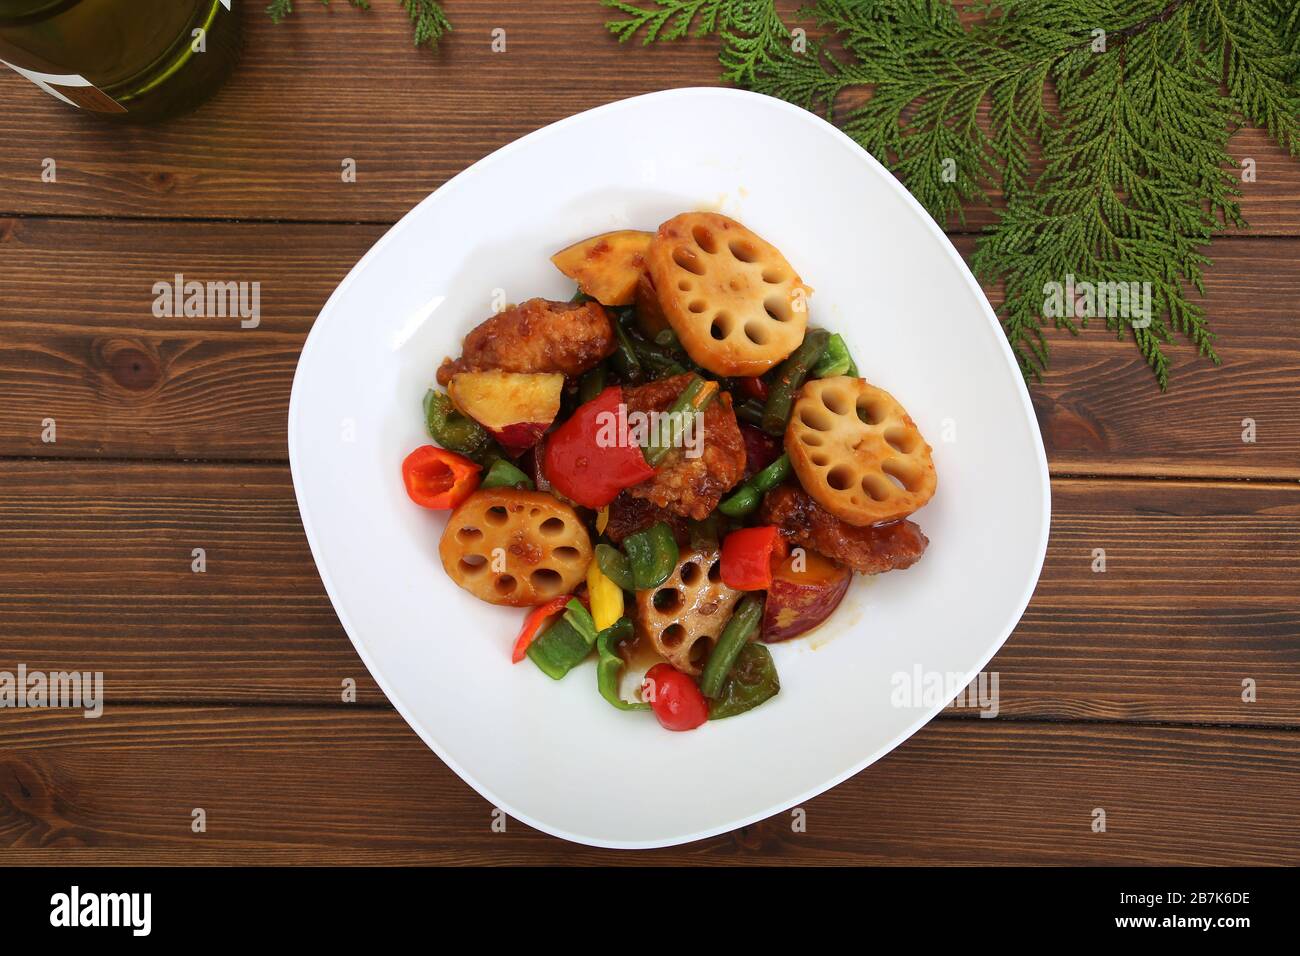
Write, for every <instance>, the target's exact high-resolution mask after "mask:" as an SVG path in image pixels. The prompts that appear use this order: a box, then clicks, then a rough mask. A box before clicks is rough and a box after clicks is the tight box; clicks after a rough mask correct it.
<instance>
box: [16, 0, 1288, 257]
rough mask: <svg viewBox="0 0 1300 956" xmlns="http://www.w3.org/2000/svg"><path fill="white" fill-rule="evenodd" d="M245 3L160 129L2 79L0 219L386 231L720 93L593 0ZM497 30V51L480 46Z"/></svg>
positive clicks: (1265, 226)
mask: <svg viewBox="0 0 1300 956" xmlns="http://www.w3.org/2000/svg"><path fill="white" fill-rule="evenodd" d="M242 6H244V7H245V8H246V10H245V17H244V19H245V24H246V26H247V43H246V52H245V56H244V60H243V62H242V64H241V65H240V68H239V69H238V71H237V72H236V74H235V76H234V78H233V79H232V80H231V82H230V83H229V84H228V85H227V86H226V87H225V88H224V89H222V90H221V91H220V92H219V93H218V95H217V96H216V98H215V99H214V100H213V101H212V102H211V103H209V104H208V105H207V106H206V107H204V108H202V109H200V110H199V111H198V112H197V113H195V114H194V115H192V116H188V117H184V118H181V119H179V120H177V121H174V122H172V123H169V124H167V125H165V126H163V127H161V128H159V129H149V130H126V131H123V130H121V129H118V128H116V127H111V126H106V125H104V124H103V123H101V122H99V121H97V120H95V119H93V118H89V117H85V116H81V115H78V114H76V113H74V112H72V111H71V110H65V109H62V108H60V107H59V106H58V104H56V103H54V102H53V101H52V100H51V99H50V98H49V97H48V96H46V94H44V93H42V92H41V91H39V90H38V89H36V88H35V87H34V86H32V85H31V84H30V83H28V82H27V81H26V80H23V79H21V78H20V77H17V76H16V75H11V74H9V72H8V71H4V74H3V75H0V96H2V97H3V98H4V101H5V103H6V110H7V116H6V127H7V130H6V131H7V133H8V134H9V135H8V136H7V137H6V148H5V149H4V150H3V152H2V153H0V215H3V214H6V213H39V214H44V215H100V216H104V215H112V216H146V217H155V216H175V217H185V218H188V217H195V216H202V217H215V218H245V219H318V220H345V221H354V220H365V221H383V222H392V221H395V220H396V219H397V218H399V217H400V216H401V215H402V214H403V213H405V212H406V211H407V210H408V209H409V208H410V207H411V206H413V205H414V204H415V203H416V202H418V201H419V200H420V199H422V198H424V196H425V195H427V194H428V193H429V192H431V191H432V190H433V189H435V188H437V187H438V186H439V185H441V184H442V183H444V182H446V181H447V180H448V179H449V178H451V177H452V176H454V175H455V174H456V173H458V172H460V171H461V170H462V169H464V168H465V167H466V166H468V165H469V164H470V163H472V162H474V161H475V160H478V159H480V158H482V157H483V156H485V155H487V154H488V153H490V152H492V151H493V150H494V149H496V148H498V147H500V146H503V145H505V144H506V143H509V142H511V141H512V140H514V139H516V138H518V137H519V136H521V135H523V134H524V133H527V132H531V131H532V130H534V129H537V128H539V127H542V126H545V125H547V124H548V123H552V122H554V121H555V120H558V119H561V118H563V117H566V116H569V115H571V114H573V113H576V112H579V111H581V110H584V109H588V108H591V107H594V106H598V105H601V104H603V103H609V102H613V101H614V100H618V99H623V98H624V97H627V96H633V95H636V94H639V93H646V92H650V91H653V90H658V89H666V88H674V87H682V86H701V85H715V84H717V82H718V80H719V76H720V74H721V69H720V67H719V64H718V59H717V49H718V46H717V41H716V39H713V38H707V39H702V40H693V41H689V42H683V43H674V44H661V45H657V46H655V47H650V48H646V47H642V46H641V45H640V43H639V42H634V43H628V44H624V45H622V46H620V44H619V43H618V42H617V41H615V40H614V39H613V37H611V36H610V35H609V34H608V33H607V32H606V31H605V29H604V26H603V24H604V22H605V21H606V20H607V19H609V18H610V16H611V14H610V11H609V10H608V9H607V8H604V7H602V6H601V5H600V3H599V2H597V0H548V2H546V3H536V2H532V0H457V2H456V8H455V10H454V11H452V14H453V19H454V20H455V27H456V28H455V31H454V32H453V33H452V34H450V35H449V36H448V37H447V38H446V39H445V40H444V42H443V44H442V47H441V50H440V51H439V52H438V53H437V54H431V53H429V52H428V51H423V50H414V49H412V48H411V43H410V30H409V27H408V26H407V24H406V23H405V22H404V16H405V15H404V14H403V13H402V11H401V9H400V8H399V7H398V5H397V4H396V3H391V4H382V3H381V4H375V6H374V9H373V10H371V11H370V12H368V13H366V14H359V13H357V12H356V11H353V10H350V9H347V8H345V7H342V8H339V9H335V10H325V9H321V8H320V7H319V6H318V5H317V4H307V3H303V4H299V5H298V9H297V10H296V11H295V13H294V15H293V17H292V18H291V19H290V20H288V21H286V22H285V23H283V24H281V25H280V26H278V27H277V26H275V25H273V24H272V23H271V22H270V20H269V19H268V18H267V17H266V16H265V15H264V14H263V13H262V10H261V7H262V6H263V5H262V4H256V3H254V4H243V5H242ZM798 6H799V3H798V2H797V0H789V2H783V4H782V9H783V10H786V11H787V12H793V11H794V10H795V9H796V8H797V7H798ZM497 27H500V28H503V29H505V30H506V36H507V46H506V52H505V53H494V52H492V49H491V31H492V30H493V29H494V28H497ZM507 105H508V108H501V107H504V106H507ZM1232 153H1233V154H1234V156H1235V157H1236V158H1238V159H1241V158H1245V157H1249V158H1252V159H1254V160H1255V162H1256V164H1257V180H1256V181H1255V182H1253V183H1247V184H1243V189H1244V192H1245V195H1244V196H1243V199H1242V209H1243V212H1244V214H1245V215H1246V218H1247V219H1248V220H1249V221H1250V222H1251V224H1252V226H1253V229H1254V231H1255V233H1257V234H1260V235H1300V205H1298V204H1297V202H1296V200H1297V199H1300V163H1297V162H1296V161H1294V160H1292V159H1290V158H1289V157H1287V156H1286V155H1285V153H1284V152H1283V151H1282V150H1280V149H1279V148H1278V147H1277V146H1275V145H1273V144H1272V143H1271V142H1270V141H1269V139H1268V137H1267V136H1266V135H1265V134H1263V133H1262V132H1260V131H1258V130H1252V129H1244V130H1242V131H1240V132H1239V133H1238V134H1237V136H1236V137H1235V139H1234V141H1233V147H1232ZM46 157H49V158H53V159H55V160H56V162H57V163H58V170H59V178H58V181H57V182H56V183H42V182H41V179H40V174H41V163H42V160H43V159H45V158H46ZM344 158H352V159H355V160H356V161H357V166H358V173H359V176H358V180H357V182H356V183H355V184H351V185H345V184H343V183H342V181H341V178H340V175H339V173H340V163H341V161H342V160H343V159H344ZM994 218H995V211H994V209H992V208H985V209H970V210H968V215H967V227H968V228H977V227H980V226H983V225H985V224H986V223H988V222H991V221H993V219H994Z"/></svg>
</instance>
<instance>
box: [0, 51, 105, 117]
mask: <svg viewBox="0 0 1300 956" xmlns="http://www.w3.org/2000/svg"><path fill="white" fill-rule="evenodd" d="M0 65H4V66H7V67H9V69H11V70H13V71H14V72H15V73H17V74H19V75H20V76H25V77H27V79H29V80H31V81H32V82H33V83H35V84H36V85H37V86H39V87H40V88H41V89H43V90H44V91H45V92H46V93H49V94H50V95H51V96H53V97H55V98H57V99H60V100H63V102H65V103H68V104H70V105H72V106H76V107H78V108H79V109H83V110H91V111H92V112H95V113H125V112H126V107H124V106H123V105H122V104H121V103H119V102H117V100H115V99H113V98H112V97H111V96H109V95H108V94H107V93H105V92H104V91H103V90H101V89H100V88H99V87H97V86H95V84H94V83H91V82H90V81H89V80H88V79H86V78H85V77H84V76H78V75H77V74H75V73H69V74H62V75H60V74H57V73H37V72H36V71H35V70H24V69H23V68H22V67H21V66H14V65H13V64H12V63H8V62H6V61H4V60H0Z"/></svg>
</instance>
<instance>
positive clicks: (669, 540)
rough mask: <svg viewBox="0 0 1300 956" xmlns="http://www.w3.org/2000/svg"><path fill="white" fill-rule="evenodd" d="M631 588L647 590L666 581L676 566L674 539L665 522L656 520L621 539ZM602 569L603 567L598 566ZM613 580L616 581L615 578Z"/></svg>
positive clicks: (676, 553) (675, 541) (670, 529)
mask: <svg viewBox="0 0 1300 956" xmlns="http://www.w3.org/2000/svg"><path fill="white" fill-rule="evenodd" d="M623 550H624V551H626V552H627V564H628V569H629V570H630V571H631V576H632V584H633V585H634V587H633V588H632V589H631V590H634V591H648V590H650V589H652V588H657V587H659V585H661V584H663V583H664V582H665V581H667V580H668V577H669V575H671V574H672V573H673V569H674V568H676V567H677V558H678V551H677V539H676V538H674V537H673V529H672V528H670V527H669V526H668V523H667V522H664V521H660V522H659V523H658V524H655V525H652V526H651V527H649V528H647V529H646V530H644V531H638V532H637V533H636V534H630V535H628V536H627V537H626V538H624V539H623ZM601 570H602V571H603V570H604V568H602V569H601ZM611 580H614V581H615V583H617V580H616V579H611Z"/></svg>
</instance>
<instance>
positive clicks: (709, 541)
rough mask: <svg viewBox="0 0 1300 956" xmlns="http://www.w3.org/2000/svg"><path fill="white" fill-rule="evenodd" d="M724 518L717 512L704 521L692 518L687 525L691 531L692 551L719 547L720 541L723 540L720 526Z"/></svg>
mask: <svg viewBox="0 0 1300 956" xmlns="http://www.w3.org/2000/svg"><path fill="white" fill-rule="evenodd" d="M721 523H722V519H721V518H719V517H718V515H717V514H716V513H714V514H710V515H709V516H708V517H707V518H705V519H704V520H703V521H696V520H694V519H690V520H688V521H687V523H686V527H687V529H688V531H689V533H690V540H691V550H692V551H709V550H713V549H716V548H717V547H718V542H719V541H720V540H722V534H721V532H720V531H719V529H718V526H719V525H720V524H721Z"/></svg>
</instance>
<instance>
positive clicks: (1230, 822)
mask: <svg viewBox="0 0 1300 956" xmlns="http://www.w3.org/2000/svg"><path fill="white" fill-rule="evenodd" d="M124 768H129V771H124ZM1174 795H1176V798H1175V796H1174ZM196 807H201V808H203V810H204V811H205V812H206V819H207V832H205V833H201V834H196V833H193V832H192V831H191V829H190V825H191V819H192V817H191V812H192V810H193V809H194V808H196ZM1096 808H1102V809H1104V810H1105V812H1106V832H1105V833H1094V832H1092V821H1093V812H1094V809H1096ZM803 810H804V811H805V813H806V832H803V833H795V832H792V828H791V825H790V823H791V819H792V818H791V816H790V815H789V814H778V815H776V816H775V817H772V818H769V819H768V820H766V821H763V822H761V823H758V824H755V825H753V826H749V827H745V828H743V829H741V830H738V831H736V832H734V833H730V834H727V835H725V836H720V837H716V838H713V839H709V840H705V841H700V842H698V843H693V844H689V845H687V846H684V847H677V848H669V849H663V850H652V851H641V852H637V853H620V852H615V851H607V850H597V849H591V848H587V847H580V846H576V845H572V844H565V843H562V842H561V841H559V840H555V839H552V838H550V837H548V836H546V835H544V834H541V833H538V832H536V831H534V830H531V829H529V828H528V827H527V826H525V825H523V824H521V823H518V822H516V821H514V820H510V821H508V823H507V826H506V831H505V832H504V833H496V832H493V831H492V829H491V823H492V807H491V806H490V805H489V804H487V803H486V802H485V801H484V800H482V799H481V798H480V797H479V796H478V795H477V794H475V793H474V792H473V791H472V790H471V789H470V788H469V787H468V786H467V785H466V784H465V783H463V782H462V781H461V780H459V779H458V778H457V777H456V776H455V775H454V774H453V773H452V772H451V771H450V770H448V769H447V767H446V766H445V765H443V764H442V762H441V761H439V760H438V759H437V757H435V756H434V755H433V753H431V752H430V751H429V750H427V749H426V748H425V746H424V745H423V744H422V743H421V742H420V740H419V739H418V738H417V737H416V735H415V734H414V732H412V731H411V730H410V728H408V727H407V726H406V725H405V723H403V721H402V719H401V718H400V717H399V716H398V715H397V714H396V713H393V712H388V711H375V710H369V711H367V710H352V711H345V710H338V709H334V710H312V709H303V708H257V707H253V708H234V707H227V708H207V709H204V708H182V707H122V706H112V705H110V706H109V707H108V708H106V710H105V712H104V715H103V716H102V717H101V718H99V719H98V720H86V719H83V718H82V717H80V716H79V715H70V714H67V713H63V712H58V711H44V712H40V713H34V714H29V715H27V716H25V717H24V719H23V720H22V721H12V720H9V721H0V847H3V849H2V850H0V858H3V859H4V861H5V862H6V863H9V864H14V865H16V864H60V863H62V864H79V863H109V862H123V861H126V862H132V863H185V864H189V865H193V864H197V863H224V864H232V863H237V864H255V863H267V862H279V863H283V862H313V863H322V862H328V863H346V864H356V863H443V864H464V863H486V864H515V863H531V864H574V863H594V864H628V863H631V864H673V863H676V864H699V863H731V864H748V863H754V864H766V865H771V864H779V863H794V864H799V863H827V864H851V863H877V864H884V863H890V864H896V863H911V864H922V863H924V864H933V863H976V862H978V863H985V864H1007V863H1040V864H1066V865H1077V864H1113V863H1130V864H1177V863H1181V864H1188V863H1195V864H1228V863H1241V864H1260V863H1271V864H1282V863H1289V864H1295V863H1297V862H1300V849H1297V848H1298V847H1300V822H1297V821H1298V820H1300V750H1298V749H1297V748H1296V746H1295V735H1293V734H1288V733H1280V732H1277V731H1269V730H1242V729H1236V730H1234V729H1227V728H1222V729H1204V728H1173V727H1130V726H1107V725H1098V724H1076V725H1066V726H1063V725H1051V724H1019V723H1015V722H1006V721H999V720H981V721H951V720H945V721H936V722H935V723H932V724H931V725H929V726H928V727H926V728H925V729H924V730H922V731H921V732H920V733H919V734H917V735H916V736H915V737H913V738H912V739H911V740H909V741H907V742H906V743H905V744H903V745H902V746H901V747H900V748H899V749H898V750H896V751H894V752H893V753H891V754H889V755H888V756H886V757H885V758H884V759H883V760H881V761H880V762H879V763H877V764H875V765H873V766H872V767H869V768H867V770H865V771H863V772H862V773H860V774H858V775H857V776H856V777H854V778H852V779H850V780H848V781H846V782H845V783H843V784H841V785H840V786H838V787H837V788H835V789H834V790H832V791H831V792H829V793H826V794H823V795H822V796H819V797H817V798H815V799H813V800H811V801H808V802H806V803H805V804H804V805H803ZM629 812H634V811H631V810H630V811H629Z"/></svg>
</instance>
